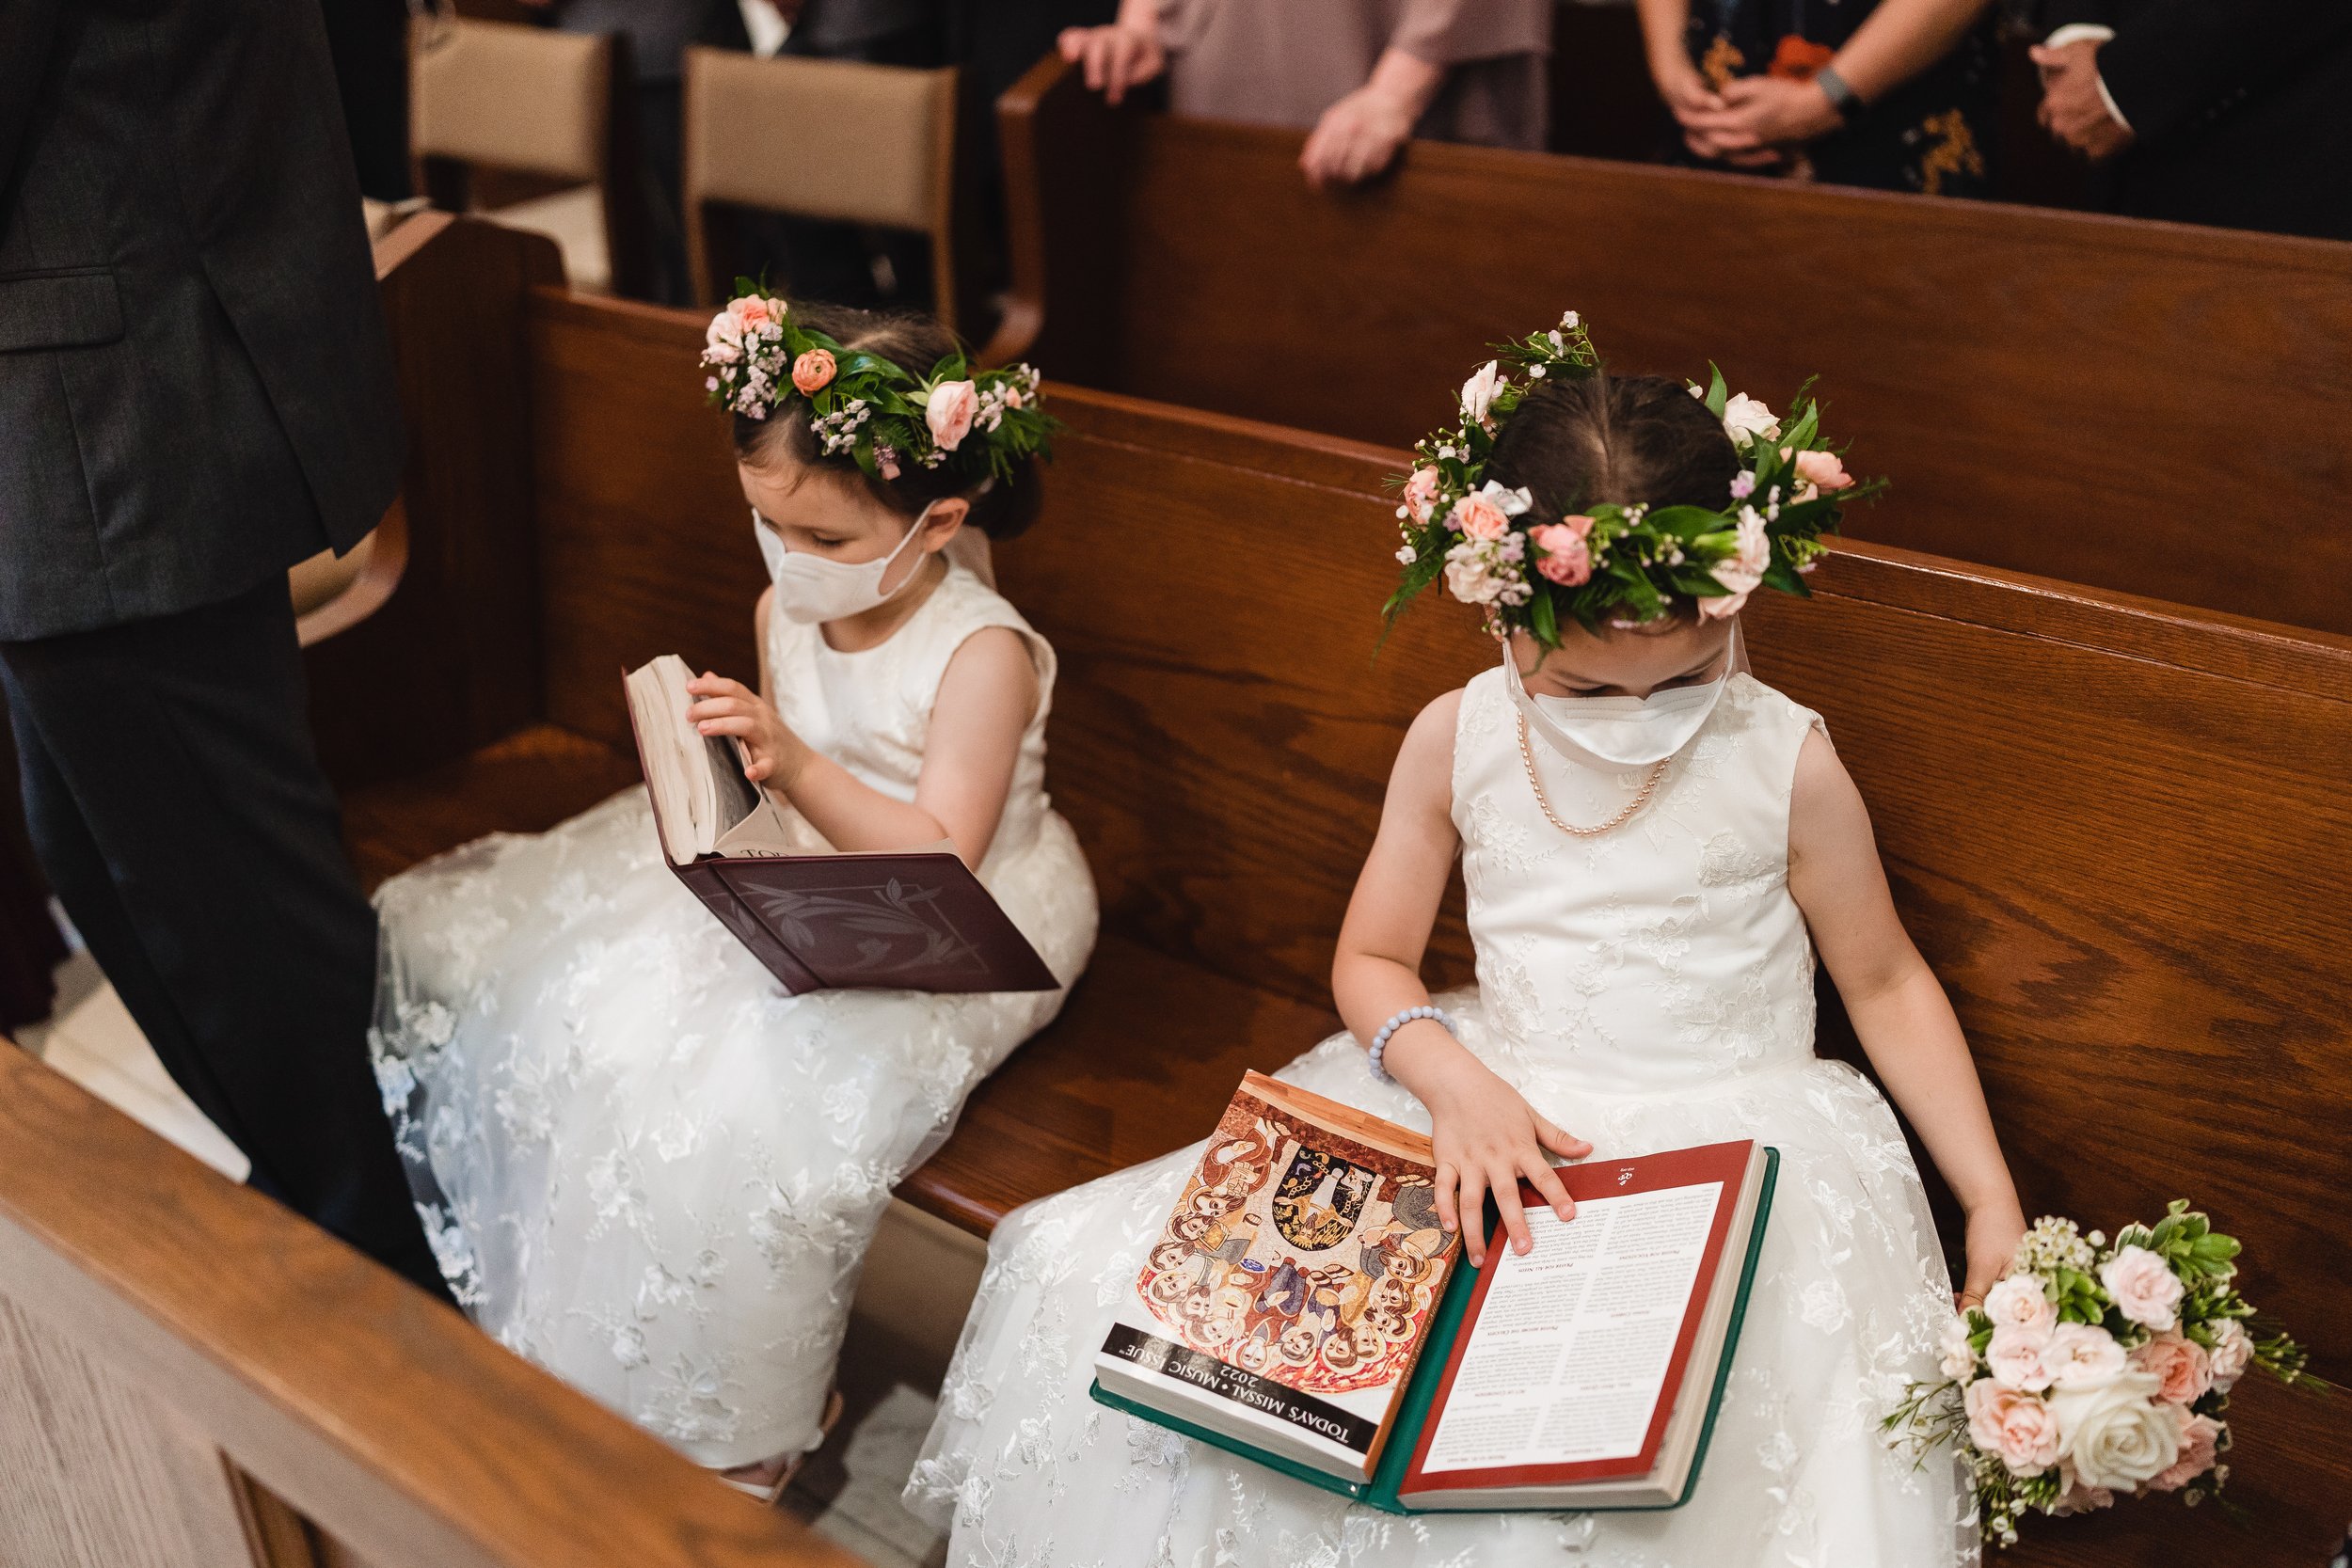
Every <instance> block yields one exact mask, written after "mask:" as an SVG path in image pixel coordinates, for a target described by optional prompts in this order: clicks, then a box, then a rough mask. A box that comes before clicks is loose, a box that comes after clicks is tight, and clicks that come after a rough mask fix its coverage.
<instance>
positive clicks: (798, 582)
mask: <svg viewBox="0 0 2352 1568" xmlns="http://www.w3.org/2000/svg"><path fill="white" fill-rule="evenodd" d="M937 504H938V503H937V502H936V501H934V502H933V503H932V505H934V506H935V505H937ZM930 515H931V509H930V507H929V506H927V507H925V508H923V511H922V515H920V516H918V517H916V518H915V519H914V526H913V527H912V528H910V529H908V530H907V536H906V537H905V538H904V539H901V540H899V541H898V544H897V545H896V546H893V547H892V549H891V551H890V553H889V554H888V555H885V556H882V557H881V558H880V559H878V560H874V561H858V562H848V561H828V560H826V559H825V558H824V557H823V556H821V555H811V554H810V553H809V552H807V551H806V550H796V549H791V548H789V547H787V546H786V545H785V542H784V538H783V536H782V535H781V534H779V533H778V532H777V531H775V530H774V529H772V528H771V527H769V526H768V524H767V523H766V522H765V521H764V520H763V519H762V518H761V517H760V515H759V508H757V507H753V508H752V532H753V533H755V535H757V536H758V539H759V553H760V556H761V558H762V559H764V560H765V561H766V562H768V580H769V581H771V582H772V583H774V584H775V585H776V598H775V606H776V612H777V613H778V614H780V615H782V616H783V617H784V618H785V619H786V620H787V621H797V622H799V623H800V624H801V625H803V626H810V625H814V624H817V623H818V622H823V621H839V620H843V619H845V618H847V617H849V616H851V615H862V614H864V613H865V612H866V611H867V610H876V609H879V608H881V607H882V606H883V605H886V604H888V603H889V602H890V601H891V600H892V599H895V598H897V597H898V595H899V594H903V593H905V592H906V588H907V584H908V583H911V582H913V581H914V579H915V578H918V577H920V576H921V575H922V573H921V572H920V571H919V570H916V571H911V572H909V573H908V574H907V575H906V577H905V578H904V579H903V580H902V581H900V582H899V584H898V586H897V587H896V588H893V589H890V590H888V591H886V592H885V591H884V590H883V588H882V578H885V577H887V576H889V575H890V563H891V562H894V561H896V560H898V557H899V556H901V555H903V554H905V553H906V547H907V546H909V545H911V544H913V543H914V540H915V539H916V538H917V537H918V536H919V535H920V534H921V533H922V531H923V522H924V519H925V518H927V517H929V516H930Z"/></svg>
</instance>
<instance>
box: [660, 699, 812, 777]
mask: <svg viewBox="0 0 2352 1568" xmlns="http://www.w3.org/2000/svg"><path fill="white" fill-rule="evenodd" d="M686 690H687V694H688V695H689V696H691V697H695V698H699V699H700V701H698V702H696V703H695V704H694V705H693V706H691V707H690V708H688V709H687V710H686V717H687V718H688V719H690V720H691V721H693V724H694V729H695V731H696V733H698V734H701V735H725V736H734V737H735V738H736V739H738V740H739V741H741V742H742V743H743V776H744V777H745V778H747V779H749V780H751V782H752V783H754V784H772V785H773V786H774V787H775V788H777V789H789V788H791V787H792V781H793V780H794V779H795V778H797V777H799V775H800V771H801V768H803V766H804V765H805V764H806V763H807V761H808V759H809V757H810V756H812V755H814V754H815V753H813V752H811V751H810V750H809V746H808V743H807V742H806V741H804V740H803V739H802V738H801V737H800V736H797V735H794V734H793V733H792V730H791V728H790V726H788V725H787V724H786V723H785V721H784V718H783V716H782V715H781V714H779V713H777V712H776V710H775V709H774V708H773V707H771V706H770V705H769V703H768V700H767V699H766V698H765V697H762V696H761V695H760V694H759V693H758V692H756V691H754V690H753V689H751V688H750V687H748V686H745V685H744V684H743V683H742V682H741V681H735V680H729V679H727V678H726V677H725V676H724V675H715V674H712V673H709V672H708V671H705V672H704V673H701V674H700V675H697V676H695V677H694V678H693V679H692V680H691V681H688V682H687V683H686Z"/></svg>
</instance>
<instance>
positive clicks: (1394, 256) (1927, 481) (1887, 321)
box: [989, 60, 2352, 632]
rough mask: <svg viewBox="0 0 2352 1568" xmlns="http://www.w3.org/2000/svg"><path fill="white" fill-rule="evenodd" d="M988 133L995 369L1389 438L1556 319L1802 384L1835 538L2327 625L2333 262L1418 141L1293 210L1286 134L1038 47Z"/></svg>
mask: <svg viewBox="0 0 2352 1568" xmlns="http://www.w3.org/2000/svg"><path fill="white" fill-rule="evenodd" d="M999 123H1000V127H1001V134H1002V137H1003V140H1004V143H1005V149H1006V169H1007V183H1008V203H1009V214H1010V223H1011V227H1012V235H1013V251H1012V254H1013V259H1014V272H1015V284H1014V289H1013V306H1012V309H1011V310H1010V312H1009V317H1008V325H1007V328H1006V331H1005V332H1004V333H1003V334H1001V335H1000V337H999V339H998V340H997V341H996V342H994V343H993V344H992V345H991V347H990V351H989V352H990V354H991V356H993V357H995V358H998V359H1009V358H1018V357H1022V356H1028V357H1031V358H1034V359H1035V360H1036V361H1037V362H1038V363H1039V364H1040V365H1041V366H1043V367H1044V368H1045V370H1046V371H1047V372H1048V373H1049V374H1052V375H1054V376H1057V377H1058V378H1059V379H1061V380H1063V381H1077V382H1080V383H1082V384H1084V385H1087V386H1090V387H1101V388H1111V389H1116V390H1120V391H1126V392H1131V393H1134V394H1136V395H1139V396H1143V397H1149V398H1153V399H1157V400H1160V401H1163V402H1168V403H1174V404H1184V405H1187V406H1191V407H1198V408H1206V409H1213V410H1216V411H1217V412H1221V413H1229V414H1235V415H1240V416H1244V417H1247V418H1251V419H1261V420H1276V421H1279V422H1281V423H1284V424H1289V425H1295V426H1303V427H1305V428H1308V429H1312V430H1321V431H1329V432H1333V433H1336V434H1339V435H1343V436H1354V437H1358V438H1360V439H1364V440H1369V441H1375V442H1380V443H1382V444H1385V445H1391V446H1406V445H1409V444H1410V443H1411V442H1412V441H1413V440H1415V439H1417V438H1418V437H1419V436H1421V435H1422V433H1424V432H1425V431H1427V430H1429V429H1431V428H1433V427H1435V426H1436V425H1437V424H1438V422H1439V421H1440V420H1443V419H1444V418H1445V417H1446V415H1447V413H1448V411H1449V409H1450V408H1451V407H1452V405H1453V400H1454V388H1456V387H1458V386H1459V384H1460V383H1461V381H1462V379H1463V378H1464V377H1465V376H1466V375H1467V374H1468V373H1469V372H1470V370H1471V369H1472V368H1473V367H1474V366H1475V365H1476V364H1478V363H1479V362H1480V361H1481V360H1482V359H1484V358H1486V356H1487V355H1486V348H1485V345H1486V344H1488V343H1490V342H1493V341H1496V340H1497V339H1499V338H1501V337H1502V336H1504V335H1506V334H1510V333H1517V332H1524V331H1528V330H1531V329H1534V328H1536V327H1539V326H1543V325H1549V323H1550V322H1552V321H1553V320H1555V319H1557V317H1558V316H1559V314H1560V312H1561V311H1562V309H1565V308H1571V307H1572V308H1574V309H1578V310H1580V311H1581V312H1583V314H1584V315H1585V316H1586V317H1588V318H1589V319H1590V321H1591V322H1592V323H1593V325H1594V328H1595V332H1596V336H1597V342H1598V344H1599V346H1600V348H1601V350H1602V352H1603V353H1604V354H1606V355H1607V356H1609V359H1610V361H1611V363H1612V364H1613V365H1616V366H1618V367H1620V368H1622V369H1624V370H1627V371H1629V372H1657V373H1662V374H1671V375H1678V376H1683V377H1689V378H1696V379H1699V380H1702V381H1703V380H1704V379H1706V373H1707V366H1708V360H1709V359H1710V358H1712V359H1714V360H1716V361H1717V362H1719V363H1720V364H1721V365H1722V366H1723V369H1724V374H1725V375H1726V376H1727V377H1728V378H1729V379H1730V381H1731V384H1732V385H1733V386H1734V387H1735V388H1740V389H1742V390H1745V391H1747V392H1750V393H1752V394H1754V395H1756V396H1758V397H1761V398H1763V399H1765V401H1767V402H1768V403H1770V404H1772V406H1774V407H1775V408H1778V407H1783V406H1785V404H1786V400H1787V399H1788V397H1789V395H1790V394H1791V393H1792V392H1794V391H1795V389H1796V388H1797V387H1798V386H1799V385H1800V384H1801V383H1802V382H1803V381H1804V379H1805V378H1806V377H1807V376H1810V375H1812V374H1814V373H1816V372H1820V374H1821V375H1822V376H1823V381H1822V384H1821V388H1820V390H1821V393H1822V395H1823V397H1824V398H1825V399H1826V401H1827V404H1828V405H1829V411H1830V418H1831V421H1832V428H1833V429H1835V430H1836V432H1837V433H1838V434H1839V436H1840V437H1841V438H1844V439H1851V442H1852V443H1853V446H1852V451H1851V454H1850V457H1849V461H1850V463H1851V465H1852V466H1854V467H1856V468H1857V470H1858V471H1862V472H1867V473H1886V474H1891V475H1892V476H1893V478H1894V480H1895V488H1894V490H1893V492H1892V493H1891V494H1890V495H1889V496H1888V497H1887V498H1886V499H1884V500H1883V501H1882V502H1880V503H1879V504H1877V505H1876V506H1873V507H1869V508H1865V509H1860V510H1859V511H1858V513H1857V515H1855V516H1854V517H1853V518H1852V519H1851V521H1850V524H1849V526H1850V527H1851V528H1852V529H1854V530H1855V531H1856V532H1857V533H1858V534H1859V535H1861V536H1862V537H1866V538H1871V539H1878V540H1883V541H1884V542H1887V543H1891V544H1899V545H1903V546H1909V547H1912V548H1916V549H1922V550H1929V551H1932V552H1935V553H1938V554H1942V555H1947V556H1950V557H1952V558H1954V559H1957V560H1963V561H1974V562H1984V563H1987V564H1991V565H1998V566H2006V567H2010V568H2013V569H2017V570H2023V571H2032V572H2036V573H2039V574H2042V575H2044V576H2049V577H2055V578H2062V579H2064V580H2068V581H2074V582H2084V583H2092V584H2096V585H2099V586H2102V587H2107V588H2114V589H2120V590H2122V591H2124V592H2129V593H2137V594H2151V595H2154V596H2160V597H2164V598H2168V599H2173V600H2182V601H2186V602H2190V603H2195V604H2200V605H2205V606H2209V607H2212V608H2217V609H2222V610H2231V611H2233V612H2235V613H2239V614H2246V615H2254V616H2260V617H2263V618H2265V619H2271V620H2280V621H2284V622H2287V623H2289V624H2291V625H2296V626H2316V627H2322V628H2325V629H2329V630H2334V631H2340V632H2352V594H2344V592H2343V591H2342V586H2341V585H2342V584H2343V583H2344V581H2346V580H2352V530H2346V529H2344V528H2343V527H2341V526H2339V523H2338V520H2337V519H2338V517H2339V515H2340V513H2341V509H2342V505H2343V501H2342V498H2343V497H2344V495H2345V494H2347V493H2352V442H2347V441H2346V440H2345V439H2344V435H2343V430H2342V423H2341V412H2340V411H2341V410H2342V409H2343V408H2344V406H2345V404H2347V402H2352V245H2344V244H2339V243H2335V242H2329V241H2322V240H2305V239H2294V238H2286V237H2281V236H2277V235H2267V234H2249V233H2236V232H2229V231H2224V230H2202V229H2193V228H2187V227H2183V226H2178V225H2169V224H2155V223H2142V222H2133V221H2129V220H2124V219H2118V218H2110V217H2106V216H2102V215H2096V214H2083V213H2062V212H2054V211H2049V210H2045V209H2038V208H2026V207H2011V206H2003V205H1995V204H1992V203H1985V202H1966V201H1955V200H1946V199H1939V198H1924V197H1915V196H1909V195H1897V194H1889V193H1883V192H1872V191H1858V190H1847V189H1838V188H1834V187H1823V186H1804V185H1792V184H1788V183H1784V182H1773V181H1768V180H1758V179H1750V178H1745V177H1740V176H1733V175H1724V174H1714V173H1707V172H1699V171H1691V170H1681V169H1672V168H1661V167H1653V166H1641V165H1630V164H1619V163H1609V162H1600V161H1595V160H1589V159H1581V158H1569V157H1561V156H1556V155H1552V154H1548V153H1530V152H1511V151H1502V150H1494V149H1488V148H1472V147H1454V146H1447V145H1441V144H1437V143H1427V142H1416V143H1414V144H1413V145H1412V147H1411V149H1410V150H1409V151H1408V152H1407V154H1406V159H1405V162H1404V164H1403V166H1401V167H1400V168H1399V169H1398V170H1397V171H1396V173H1395V174H1394V175H1393V176H1392V177H1391V178H1389V179H1386V180H1383V181H1381V182H1377V183H1375V184H1374V185H1371V186H1369V187H1366V188H1364V189H1361V190H1356V191H1341V192H1330V193H1317V192H1313V191H1311V190H1309V189H1308V188H1307V187H1306V185H1305V184H1304V182H1302V181H1301V180H1300V178H1299V175H1298V171H1297V167H1296V157H1297V151H1298V143H1299V137H1298V135H1297V134H1296V133H1294V132H1287V131H1279V130H1272V129H1266V128H1261V127H1253V126H1240V125H1227V124H1217V123H1212V122H1207V121H1199V120H1185V119H1174V118H1171V117H1168V116H1164V115H1150V114H1144V113H1141V112H1138V111H1135V110H1132V109H1129V110H1112V109H1109V108H1107V107H1106V106H1104V104H1103V103H1101V101H1100V99H1099V96H1098V95H1094V94H1089V93H1088V92H1087V91H1086V89H1085V87H1084V84H1083V83H1082V82H1081V81H1079V80H1078V79H1077V76H1076V74H1075V72H1074V71H1069V70H1068V69H1067V68H1066V67H1065V66H1064V65H1063V64H1062V62H1060V61H1058V60H1049V61H1046V62H1042V63H1041V65H1040V66H1039V67H1038V68H1037V69H1036V70H1034V71H1031V72H1030V74H1029V75H1028V76H1027V77H1025V79H1024V80H1023V81H1022V82H1021V83H1020V84H1019V85H1017V86H1016V87H1014V88H1013V89H1012V90H1011V91H1010V92H1009V93H1008V94H1007V95H1006V96H1005V98H1004V99H1003V100H1002V101H1001V103H1000V106H999ZM2257 537H2259V538H2261V539H2262V540H2264V541H2265V544H2264V545H2263V546H2261V547H2259V548H2257V547H2255V546H2254V545H2253V543H2252V541H2253V540H2254V539H2256V538H2257Z"/></svg>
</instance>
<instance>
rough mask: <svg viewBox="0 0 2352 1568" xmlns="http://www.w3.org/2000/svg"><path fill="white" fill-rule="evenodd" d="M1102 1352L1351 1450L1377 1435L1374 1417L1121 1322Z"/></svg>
mask: <svg viewBox="0 0 2352 1568" xmlns="http://www.w3.org/2000/svg"><path fill="white" fill-rule="evenodd" d="M1103 1354H1105V1355H1109V1356H1116V1357H1117V1358H1118V1359H1120V1360H1121V1361H1126V1362H1131V1363H1133V1364H1134V1365H1135V1366H1137V1367H1140V1368H1142V1369H1143V1370H1145V1371H1149V1372H1157V1373H1159V1374H1160V1375H1161V1376H1162V1377H1167V1378H1173V1379H1175V1380H1176V1381H1177V1382H1179V1383H1184V1384H1187V1385H1189V1386H1192V1387H1195V1388H1198V1389H1200V1392H1202V1393H1203V1394H1206V1395H1208V1396H1210V1397H1211V1398H1213V1399H1218V1400H1223V1401H1225V1402H1227V1403H1229V1404H1235V1405H1239V1406H1241V1407H1242V1408H1243V1409H1245V1410H1248V1411H1250V1412H1253V1413H1254V1414H1256V1415H1259V1416H1262V1417H1264V1418H1267V1419H1268V1420H1273V1421H1279V1422H1281V1423H1283V1424H1284V1425H1286V1426H1293V1427H1296V1428H1297V1429H1299V1430H1300V1431H1301V1432H1311V1433H1314V1434H1315V1435H1316V1436H1318V1437H1321V1438H1323V1439H1325V1440H1326V1441H1327V1442H1332V1443H1337V1444H1338V1445H1340V1447H1342V1448H1343V1449H1349V1450H1351V1451H1352V1452H1355V1453H1359V1454H1369V1453H1370V1452H1371V1451H1372V1448H1373V1444H1374V1443H1375V1441H1376V1440H1377V1439H1378V1437H1379V1435H1380V1423H1379V1422H1377V1421H1375V1420H1371V1419H1368V1418H1365V1417H1362V1416H1358V1415H1354V1414H1352V1413H1350V1412H1348V1411H1345V1410H1342V1409H1341V1408H1340V1407H1339V1406H1338V1405H1335V1404H1331V1403H1328V1402H1325V1401H1323V1400H1319V1399H1316V1398H1314V1397H1313V1396H1312V1395H1311V1394H1302V1393H1300V1392H1298V1391H1297V1390H1296V1389H1295V1388H1288V1387H1285V1386H1282V1385H1281V1384H1279V1383H1276V1382H1274V1381H1273V1380H1272V1379H1270V1378H1263V1377H1260V1376H1258V1375H1257V1374H1256V1373H1254V1372H1247V1371H1244V1370H1242V1369H1240V1368H1239V1367H1234V1366H1229V1365H1228V1364H1227V1363H1225V1362H1222V1361H1219V1360H1218V1359H1216V1357H1215V1356H1213V1355H1203V1354H1200V1352H1199V1351H1196V1350H1191V1349H1188V1348H1187V1347H1185V1346H1184V1345H1179V1344H1176V1343H1173V1342H1172V1341H1170V1340H1167V1339H1163V1338H1159V1337H1158V1336H1157V1335H1152V1334H1146V1333H1144V1332H1142V1331H1141V1330H1139V1329H1136V1328H1131V1327H1129V1326H1128V1325H1127V1324H1125V1323H1112V1324H1111V1331H1110V1334H1109V1336H1108V1337H1107V1338H1104V1341H1103Z"/></svg>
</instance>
